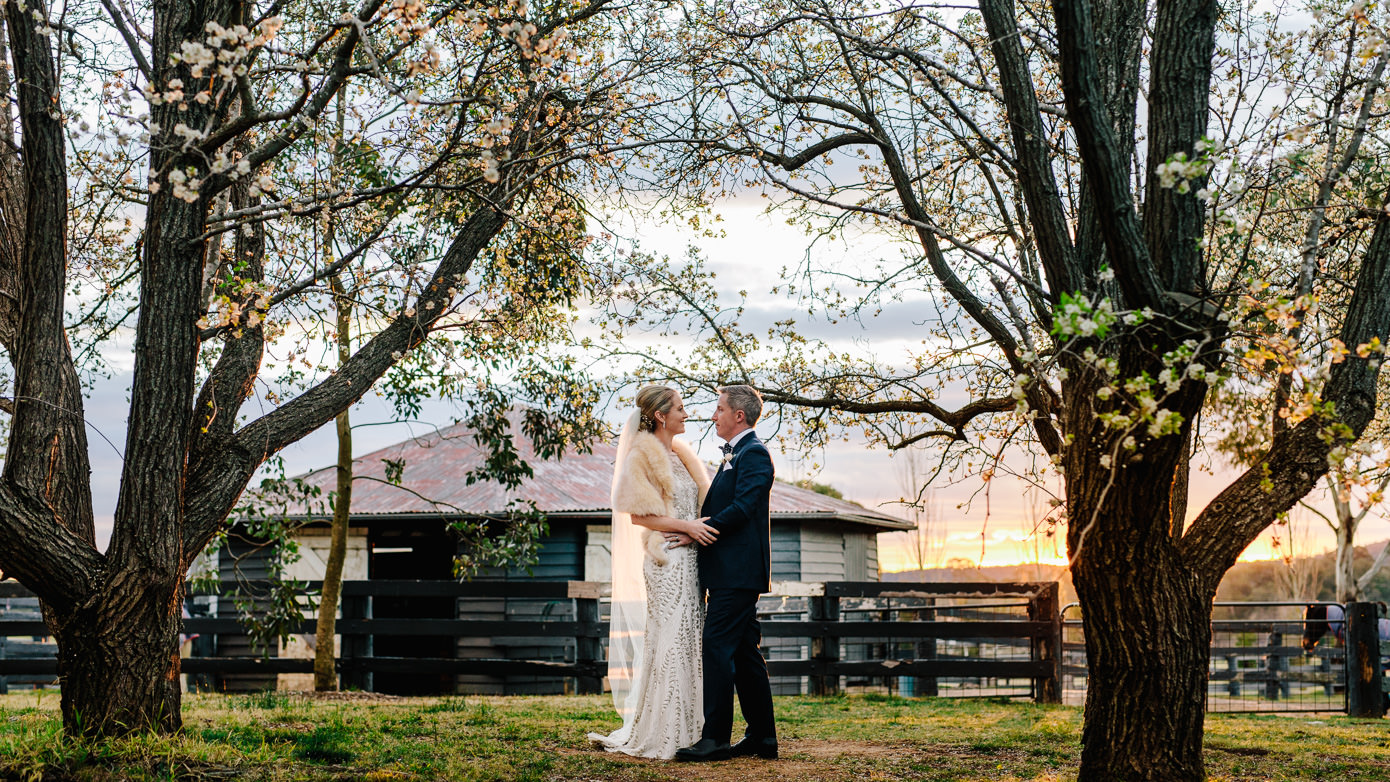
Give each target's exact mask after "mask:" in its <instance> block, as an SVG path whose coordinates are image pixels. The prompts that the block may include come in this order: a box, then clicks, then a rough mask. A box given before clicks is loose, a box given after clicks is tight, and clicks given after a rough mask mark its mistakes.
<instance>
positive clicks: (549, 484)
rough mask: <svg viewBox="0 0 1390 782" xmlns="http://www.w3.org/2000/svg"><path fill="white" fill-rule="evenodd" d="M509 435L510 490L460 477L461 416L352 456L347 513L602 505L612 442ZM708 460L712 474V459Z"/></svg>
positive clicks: (469, 451)
mask: <svg viewBox="0 0 1390 782" xmlns="http://www.w3.org/2000/svg"><path fill="white" fill-rule="evenodd" d="M514 428H515V425H514ZM515 439H516V444H517V450H518V452H519V455H520V458H521V459H522V460H523V461H525V462H526V463H527V464H529V465H530V466H531V469H532V471H533V472H534V476H533V477H531V478H529V479H527V480H526V481H525V482H523V483H522V485H521V486H520V487H519V488H517V489H515V490H512V491H507V490H505V489H504V488H503V487H502V486H501V485H500V484H497V483H494V482H491V481H479V482H476V483H473V484H472V485H469V484H468V483H467V475H468V473H469V471H471V470H473V469H475V468H476V467H478V466H479V465H480V464H481V463H482V461H483V458H484V456H485V449H484V448H483V447H481V446H479V445H478V444H477V443H476V442H475V441H474V439H473V432H472V430H471V429H469V428H468V426H467V425H466V424H455V425H454V426H450V427H447V428H443V429H439V430H437V431H435V432H431V433H429V434H426V435H422V436H419V437H411V438H409V439H407V440H403V441H401V442H399V443H396V444H394V445H388V446H386V447H385V448H382V449H379V450H377V451H373V452H371V453H369V454H366V455H364V456H360V457H358V458H356V459H354V460H353V473H354V475H355V476H356V477H357V478H358V479H357V480H355V481H354V482H353V487H352V513H353V515H354V516H359V515H378V514H388V513H389V514H397V513H427V514H438V513H444V514H465V515H474V514H477V515H483V514H489V515H490V514H499V513H505V512H506V510H507V506H508V505H509V504H510V503H511V502H512V501H513V500H531V501H532V502H534V503H535V504H536V507H538V508H539V509H540V510H542V511H544V512H546V513H550V514H558V513H564V512H567V511H568V512H579V511H606V510H608V509H609V499H608V496H609V489H610V485H611V483H612V478H613V461H614V458H615V457H616V455H617V448H616V447H615V446H614V445H613V444H611V443H595V444H594V445H593V451H592V452H591V453H587V454H576V453H570V454H566V455H564V456H562V457H560V458H558V459H551V460H542V459H539V458H537V456H536V454H535V451H534V449H533V447H532V443H531V441H530V439H529V438H527V437H525V436H523V435H520V434H519V433H518V434H517V436H516V438H515ZM388 460H389V461H393V462H395V461H403V462H404V470H403V472H402V474H401V484H402V485H401V486H393V485H391V484H390V483H389V482H388V481H387V479H386V471H387V464H386V462H387V461H388ZM707 467H709V469H710V471H711V474H713V469H714V468H713V466H710V465H707ZM303 478H304V479H305V480H306V481H308V482H309V483H311V484H313V485H316V486H318V487H319V488H320V489H322V490H323V491H324V492H325V493H327V492H330V491H333V490H334V487H335V482H336V468H334V467H325V468H323V469H320V470H315V471H313V472H310V473H308V474H307V475H304V476H303ZM362 478H367V480H362ZM771 508H772V514H773V515H774V516H810V517H824V518H825V519H826V520H836V521H841V522H849V523H855V524H866V525H869V526H874V527H880V528H883V529H907V528H911V526H912V523H911V522H909V521H906V520H904V519H900V518H896V517H894V516H889V515H886V514H883V513H879V512H877V511H873V510H870V509H868V508H865V507H863V506H861V505H858V504H856V503H852V502H847V501H845V500H837V499H835V498H834V497H829V496H826V495H823V494H818V493H816V492H814V491H811V490H809V489H803V488H801V487H798V486H793V485H791V484H788V483H783V482H781V481H778V482H777V483H776V484H775V485H774V486H773V489H772V497H771Z"/></svg>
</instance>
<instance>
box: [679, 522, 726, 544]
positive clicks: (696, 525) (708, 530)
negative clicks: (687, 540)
mask: <svg viewBox="0 0 1390 782" xmlns="http://www.w3.org/2000/svg"><path fill="white" fill-rule="evenodd" d="M707 521H709V517H708V516H705V517H702V518H698V519H695V520H694V521H692V522H690V526H689V528H688V529H686V530H685V531H684V532H685V534H687V535H689V536H690V537H691V538H692V539H693V540H694V541H695V542H696V543H699V544H700V545H701V546H708V545H710V544H712V543H714V541H715V540H717V539H718V538H719V530H717V529H715V528H714V527H711V526H710V525H708V524H706V523H705V522H707Z"/></svg>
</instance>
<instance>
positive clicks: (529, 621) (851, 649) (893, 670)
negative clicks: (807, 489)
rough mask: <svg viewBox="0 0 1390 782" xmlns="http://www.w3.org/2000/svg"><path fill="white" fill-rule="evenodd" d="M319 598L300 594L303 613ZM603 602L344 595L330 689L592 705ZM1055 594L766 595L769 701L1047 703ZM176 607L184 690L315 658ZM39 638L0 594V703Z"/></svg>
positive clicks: (26, 682) (16, 603) (838, 585)
mask: <svg viewBox="0 0 1390 782" xmlns="http://www.w3.org/2000/svg"><path fill="white" fill-rule="evenodd" d="M242 586H243V588H247V587H249V588H251V589H252V590H254V588H255V586H256V585H254V584H250V585H246V584H244V585H242ZM317 586H318V585H317V584H313V583H311V584H309V585H307V587H308V591H307V593H306V597H307V596H308V595H312V594H314V593H315V592H316V590H317ZM606 589H607V585H606V584H600V583H594V582H578V581H570V582H563V581H561V582H545V581H481V580H480V581H472V582H454V581H385V580H376V581H349V582H344V584H343V591H342V604H341V607H340V616H341V618H340V619H339V620H338V623H337V630H338V633H339V639H340V640H339V647H338V654H337V657H336V668H337V671H338V673H339V676H340V683H341V684H342V686H344V687H346V688H353V689H360V690H367V691H380V692H395V693H398V694H431V693H433V694H439V693H445V692H487V693H522V692H579V693H596V692H601V691H602V689H603V678H604V676H605V675H606V672H607V664H606V662H605V661H604V657H605V651H604V650H605V648H606V646H607V637H608V622H607V613H608V602H609V601H608V598H607V595H606ZM1058 594H1059V592H1058V586H1057V584H1056V583H1054V582H1046V583H1013V584H996V583H902V582H897V583H884V582H826V583H801V582H778V583H776V584H774V589H773V593H772V594H770V595H767V596H765V597H764V598H763V599H762V600H761V601H760V603H759V616H760V619H761V620H762V622H761V624H762V633H763V644H764V653H765V655H766V657H767V658H768V671H769V674H770V675H771V676H772V679H773V685H774V688H775V691H777V692H779V693H813V694H832V693H836V692H843V691H872V692H887V693H899V694H902V695H942V696H958V697H970V696H1018V697H1029V698H1032V699H1034V700H1037V701H1039V702H1058V701H1060V699H1061V693H1062V686H1061V685H1062V648H1063V647H1062V622H1061V614H1060V604H1059V601H1058ZM217 597H218V596H211V598H213V599H214V602H215V599H216V598H217ZM223 597H224V599H225V596H223ZM188 606H189V614H190V615H189V616H188V617H186V618H185V619H184V621H183V626H184V633H185V635H186V636H187V637H189V638H190V639H191V640H190V641H189V642H188V643H187V644H186V648H185V657H184V659H183V660H182V671H183V673H184V674H187V675H188V676H189V679H190V684H191V685H192V686H194V687H197V688H202V689H213V690H236V689H242V690H246V689H257V688H265V687H271V686H275V684H276V683H277V681H278V680H279V679H280V678H281V677H282V676H294V675H298V676H303V675H305V674H309V673H311V672H312V671H313V660H312V659H311V658H312V655H311V654H310V655H309V656H283V654H282V653H284V652H285V651H286V648H285V647H280V648H275V649H271V650H269V651H268V652H266V653H262V654H247V653H246V650H247V649H249V648H250V647H249V646H248V644H247V642H246V637H247V636H246V629H245V627H244V626H243V625H242V623H241V622H240V621H239V620H238V619H236V618H232V617H229V616H225V615H219V613H221V614H225V613H226V612H225V610H223V611H220V612H219V607H218V606H216V605H210V604H209V596H197V595H193V596H190V598H189V600H188ZM222 608H223V609H225V606H223V607H222ZM422 609H423V610H422ZM421 613H426V614H431V615H425V616H421V615H419V614H421ZM314 624H315V623H314V620H313V618H312V616H309V615H306V617H305V619H304V620H303V621H302V622H301V623H299V624H298V626H295V627H292V628H291V630H292V632H293V633H294V634H295V635H297V636H299V637H300V638H301V639H312V634H313V633H314ZM47 632H48V630H47V627H46V626H45V625H44V623H43V621H42V618H41V617H40V616H39V613H38V605H37V601H36V599H35V598H34V596H33V595H32V593H30V592H29V591H28V590H26V589H25V588H24V587H22V586H20V585H19V584H16V583H14V582H5V583H0V691H3V689H4V688H6V687H7V686H44V685H52V684H53V683H54V682H55V681H56V678H57V660H56V656H55V649H54V647H53V645H52V643H51V639H48V638H47ZM21 639H23V640H21ZM301 646H302V644H301Z"/></svg>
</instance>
